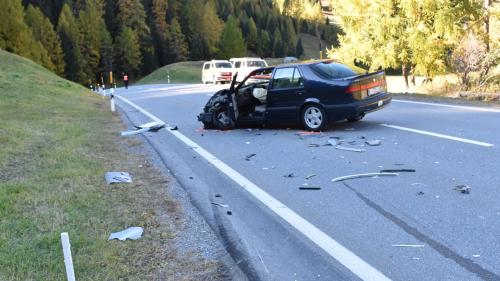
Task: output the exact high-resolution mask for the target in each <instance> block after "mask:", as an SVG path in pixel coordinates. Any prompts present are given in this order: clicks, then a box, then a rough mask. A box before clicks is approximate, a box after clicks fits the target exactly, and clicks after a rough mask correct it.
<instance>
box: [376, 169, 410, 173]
mask: <svg viewBox="0 0 500 281" xmlns="http://www.w3.org/2000/svg"><path fill="white" fill-rule="evenodd" d="M380 172H381V173H415V169H388V170H380Z"/></svg>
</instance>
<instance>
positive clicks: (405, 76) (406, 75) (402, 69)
mask: <svg viewBox="0 0 500 281" xmlns="http://www.w3.org/2000/svg"><path fill="white" fill-rule="evenodd" d="M401 72H403V78H404V79H405V86H406V89H407V90H408V88H409V87H410V85H409V84H408V71H407V68H406V64H403V65H402V66H401Z"/></svg>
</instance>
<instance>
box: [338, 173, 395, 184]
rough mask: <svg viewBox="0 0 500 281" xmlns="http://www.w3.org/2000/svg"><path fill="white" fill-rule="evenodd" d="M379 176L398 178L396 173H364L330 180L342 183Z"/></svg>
mask: <svg viewBox="0 0 500 281" xmlns="http://www.w3.org/2000/svg"><path fill="white" fill-rule="evenodd" d="M380 176H388V177H391V176H392V177H394V176H399V174H397V173H366V174H355V175H348V176H343V177H338V178H334V179H332V182H339V181H344V180H350V179H357V178H370V177H380Z"/></svg>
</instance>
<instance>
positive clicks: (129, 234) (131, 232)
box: [108, 226, 144, 241]
mask: <svg viewBox="0 0 500 281" xmlns="http://www.w3.org/2000/svg"><path fill="white" fill-rule="evenodd" d="M143 232H144V230H143V229H142V227H139V226H132V227H129V228H127V229H125V230H122V231H120V232H114V233H111V235H109V238H108V240H113V239H118V240H120V241H125V240H127V239H132V240H137V239H139V238H141V236H142V233H143Z"/></svg>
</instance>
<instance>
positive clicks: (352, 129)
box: [344, 128, 354, 131]
mask: <svg viewBox="0 0 500 281" xmlns="http://www.w3.org/2000/svg"><path fill="white" fill-rule="evenodd" d="M344 131H354V128H345V129H344Z"/></svg>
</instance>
